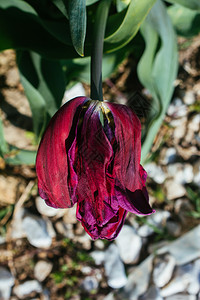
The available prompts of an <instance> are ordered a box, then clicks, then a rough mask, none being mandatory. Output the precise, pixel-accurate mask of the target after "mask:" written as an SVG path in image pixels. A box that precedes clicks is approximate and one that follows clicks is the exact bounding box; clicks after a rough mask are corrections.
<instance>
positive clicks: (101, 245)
mask: <svg viewBox="0 0 200 300" xmlns="http://www.w3.org/2000/svg"><path fill="white" fill-rule="evenodd" d="M94 245H95V247H96V248H97V249H99V250H103V249H104V248H105V244H104V242H103V241H102V240H96V241H94Z"/></svg>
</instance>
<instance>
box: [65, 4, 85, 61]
mask: <svg viewBox="0 0 200 300" xmlns="http://www.w3.org/2000/svg"><path fill="white" fill-rule="evenodd" d="M68 16H69V24H70V31H71V38H72V42H73V45H74V47H75V49H76V51H77V53H78V54H79V55H80V56H83V55H84V54H83V52H84V42H85V35H86V0H68Z"/></svg>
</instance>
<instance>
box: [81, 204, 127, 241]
mask: <svg viewBox="0 0 200 300" xmlns="http://www.w3.org/2000/svg"><path fill="white" fill-rule="evenodd" d="M126 214H127V211H125V210H124V209H123V208H121V207H119V210H117V211H113V210H112V208H111V207H109V205H107V204H105V207H104V216H105V218H104V221H103V223H101V224H98V223H97V220H96V218H95V213H94V211H93V208H92V206H91V204H90V202H89V201H82V202H81V203H78V204H77V212H76V217H77V219H78V220H79V221H81V223H82V226H83V227H84V228H85V231H86V232H87V233H88V234H89V235H90V236H91V238H92V239H94V240H96V239H98V238H101V239H107V240H113V239H115V238H116V237H117V235H118V234H119V232H120V230H121V228H122V226H123V224H124V221H125V218H126Z"/></svg>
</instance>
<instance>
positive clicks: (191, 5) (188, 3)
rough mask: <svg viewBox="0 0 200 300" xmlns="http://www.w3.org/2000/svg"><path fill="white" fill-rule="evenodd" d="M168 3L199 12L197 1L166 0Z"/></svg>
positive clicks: (198, 2)
mask: <svg viewBox="0 0 200 300" xmlns="http://www.w3.org/2000/svg"><path fill="white" fill-rule="evenodd" d="M166 1H167V2H169V3H174V4H180V5H182V6H185V7H187V8H190V9H194V10H200V1H199V0H166Z"/></svg>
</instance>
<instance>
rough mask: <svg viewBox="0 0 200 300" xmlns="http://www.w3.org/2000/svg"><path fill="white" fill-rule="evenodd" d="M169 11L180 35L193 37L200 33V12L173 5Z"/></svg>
mask: <svg viewBox="0 0 200 300" xmlns="http://www.w3.org/2000/svg"><path fill="white" fill-rule="evenodd" d="M167 11H168V14H169V16H170V17H171V20H172V23H173V26H174V28H175V29H176V31H177V33H178V35H182V36H185V37H191V36H195V35H198V34H199V33H200V11H198V10H197V11H195V10H192V9H189V8H186V7H184V6H181V5H179V4H174V5H171V6H170V7H168V10H167ZM186 20H187V22H186Z"/></svg>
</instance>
